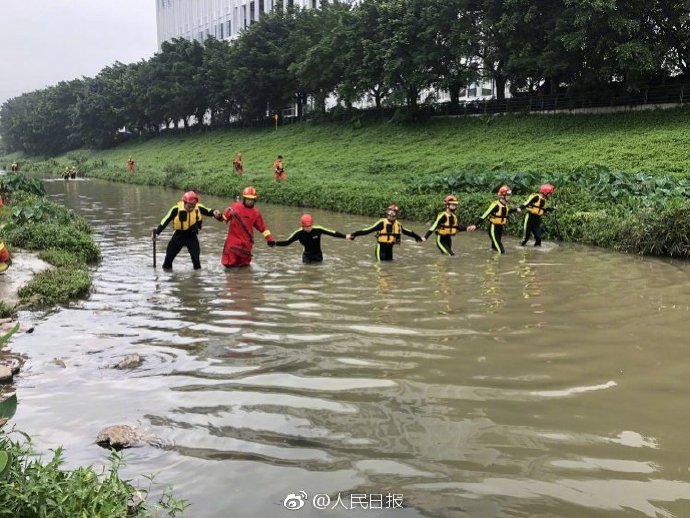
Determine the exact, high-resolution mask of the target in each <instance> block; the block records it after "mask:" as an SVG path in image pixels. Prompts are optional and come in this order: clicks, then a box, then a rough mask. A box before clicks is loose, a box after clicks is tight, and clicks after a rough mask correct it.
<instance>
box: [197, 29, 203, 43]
mask: <svg viewBox="0 0 690 518" xmlns="http://www.w3.org/2000/svg"><path fill="white" fill-rule="evenodd" d="M197 41H198V42H200V43H203V41H204V31H199V34H197Z"/></svg>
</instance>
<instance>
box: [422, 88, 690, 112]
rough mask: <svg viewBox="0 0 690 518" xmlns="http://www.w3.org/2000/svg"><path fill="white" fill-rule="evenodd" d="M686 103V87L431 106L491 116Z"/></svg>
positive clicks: (689, 95) (689, 94) (688, 92)
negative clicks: (495, 114) (496, 114)
mask: <svg viewBox="0 0 690 518" xmlns="http://www.w3.org/2000/svg"><path fill="white" fill-rule="evenodd" d="M688 102H690V84H680V85H669V86H655V87H650V88H645V89H643V90H639V91H637V92H628V91H625V90H622V89H611V90H609V91H600V92H587V93H583V94H580V95H563V94H556V95H543V96H542V95H536V96H519V97H511V98H508V99H502V100H498V99H487V100H477V101H466V102H461V103H460V105H459V106H457V107H455V106H451V105H450V104H449V103H444V104H437V105H433V106H432V107H431V109H432V112H433V114H434V115H482V114H494V113H531V112H554V111H571V110H587V109H601V108H621V107H627V108H633V107H637V106H656V105H661V104H684V103H688Z"/></svg>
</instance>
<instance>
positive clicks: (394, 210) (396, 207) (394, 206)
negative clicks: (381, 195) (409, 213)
mask: <svg viewBox="0 0 690 518" xmlns="http://www.w3.org/2000/svg"><path fill="white" fill-rule="evenodd" d="M391 210H392V211H393V212H400V207H398V206H397V205H395V204H393V205H389V206H388V208H387V209H386V212H388V211H391Z"/></svg>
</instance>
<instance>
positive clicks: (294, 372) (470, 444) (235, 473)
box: [10, 180, 690, 518]
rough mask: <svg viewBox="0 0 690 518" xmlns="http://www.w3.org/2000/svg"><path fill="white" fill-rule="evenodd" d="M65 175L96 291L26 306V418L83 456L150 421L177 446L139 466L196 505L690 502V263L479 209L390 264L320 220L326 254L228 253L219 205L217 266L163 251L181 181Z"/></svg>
mask: <svg viewBox="0 0 690 518" xmlns="http://www.w3.org/2000/svg"><path fill="white" fill-rule="evenodd" d="M46 186H47V189H48V191H49V196H50V198H51V199H52V200H54V201H57V202H60V203H64V204H66V205H67V206H69V207H71V208H72V209H74V210H75V211H77V212H78V213H80V214H82V215H83V216H84V217H85V218H86V219H87V220H88V221H89V222H90V223H91V224H92V225H93V227H94V232H95V236H96V239H97V241H98V242H99V244H100V246H101V248H102V251H103V261H102V263H101V264H100V265H99V266H98V267H97V268H96V269H95V271H94V281H95V282H94V290H93V293H92V294H91V296H90V297H89V298H88V299H86V300H83V301H80V302H78V303H75V304H73V305H71V306H70V307H69V308H62V309H59V310H57V311H55V312H53V313H51V314H49V315H47V316H40V317H39V316H37V315H29V314H22V318H25V319H26V318H29V319H31V318H33V319H35V320H36V322H35V323H36V327H35V331H34V332H33V333H32V334H25V335H22V336H19V337H17V338H16V339H14V340H13V342H12V343H11V345H10V348H11V349H12V351H14V352H15V353H20V354H22V355H24V356H25V357H26V358H27V363H26V365H25V367H24V370H23V371H22V373H21V375H20V376H19V377H18V378H16V380H15V387H16V390H17V392H18V396H19V400H20V406H19V409H18V412H17V415H16V418H15V419H14V421H15V423H16V425H17V427H18V428H20V429H22V430H24V431H26V432H28V433H30V434H31V435H32V436H33V438H34V441H35V445H36V447H37V448H38V449H40V450H41V451H48V450H49V449H51V448H56V447H58V446H60V445H62V446H64V447H65V452H66V458H67V463H68V466H72V467H73V466H77V465H82V464H89V463H93V464H96V465H101V464H103V463H104V462H105V461H106V459H107V456H108V454H107V452H106V451H105V450H103V449H101V448H99V447H98V446H96V445H94V444H93V441H94V439H95V437H96V435H97V433H98V432H99V431H100V430H101V429H103V428H105V427H106V426H108V425H111V424H118V423H133V424H137V425H139V426H141V427H143V428H145V429H146V430H148V431H149V432H151V433H153V434H155V435H156V436H158V437H159V438H160V439H161V441H162V446H161V447H160V448H155V447H146V448H137V449H132V450H128V451H127V453H126V463H127V464H126V466H125V468H124V469H123V474H124V475H125V476H126V477H128V478H135V479H136V480H139V481H140V482H141V483H142V484H145V480H143V479H142V478H141V477H140V476H139V475H141V474H150V473H156V474H157V475H156V479H155V480H156V482H157V483H158V484H160V485H161V486H166V485H172V486H173V487H174V489H175V495H176V496H178V497H181V498H185V499H187V500H188V501H189V502H190V503H191V507H190V508H189V509H188V510H187V513H186V516H192V517H226V516H229V517H263V516H266V517H273V516H289V515H292V516H302V517H322V516H343V517H345V516H347V517H360V516H366V517H374V516H391V517H419V516H431V517H436V516H438V517H446V516H448V517H456V516H457V517H466V516H467V517H475V516H476V517H568V518H582V517H617V516H621V517H622V516H630V517H638V516H639V517H671V516H675V517H686V516H690V442H689V440H688V431H687V424H688V422H689V419H688V417H689V416H688V411H689V409H690V398H689V397H688V396H689V394H688V391H689V388H688V387H689V386H690V385H689V381H690V341H689V340H688V336H689V335H690V333H689V331H690V318H689V317H690V309H689V308H690V290H688V279H689V278H690V267H689V266H688V263H686V262H675V261H668V260H661V259H651V258H640V257H637V256H629V255H622V254H617V253H612V252H608V251H604V250H598V249H593V248H587V247H580V246H574V245H567V244H566V245H562V246H558V245H557V244H553V243H545V246H544V247H543V248H542V249H541V250H535V249H534V248H531V247H528V248H524V249H523V248H520V247H518V246H517V244H518V242H517V240H516V239H514V238H510V237H508V238H506V239H505V243H506V249H507V252H508V253H507V254H506V255H505V256H496V255H494V254H492V253H490V252H489V251H488V243H489V241H488V237H487V236H486V234H485V233H484V232H479V231H478V232H476V233H474V234H465V233H463V234H462V235H461V236H460V237H459V238H456V239H455V242H454V248H455V250H456V252H457V256H456V257H452V258H448V257H443V256H441V255H440V253H439V252H438V250H437V249H436V247H435V245H434V243H433V242H432V241H430V242H427V243H425V244H424V245H418V244H416V243H414V242H413V241H411V240H405V241H404V242H403V244H402V246H401V247H399V248H397V249H396V250H395V254H396V255H395V261H394V262H393V263H391V264H381V265H377V264H376V263H375V262H374V260H373V251H374V238H373V237H372V236H363V237H359V238H357V239H356V240H355V241H353V242H349V241H345V240H341V239H333V238H329V237H327V236H324V238H323V239H322V245H323V249H324V255H325V262H324V264H322V265H316V266H315V265H303V264H302V262H301V251H302V250H301V246H300V245H299V243H295V244H294V245H293V246H291V247H286V248H278V249H269V248H268V247H266V245H265V243H264V242H263V240H262V239H261V236H260V235H259V234H257V235H256V237H257V245H256V247H255V256H254V262H253V264H252V266H251V267H250V268H246V269H243V270H235V271H229V272H226V271H225V270H224V268H223V267H222V266H221V264H220V251H221V247H222V244H223V240H224V236H225V231H226V230H225V228H224V225H222V224H220V223H218V222H216V221H213V220H212V219H209V220H207V221H205V223H204V228H203V231H202V233H201V234H200V240H201V246H202V269H201V270H199V271H193V270H192V266H191V261H190V260H189V257H188V256H187V254H186V252H185V251H183V252H182V253H181V254H180V255H179V256H178V258H177V260H176V261H175V265H174V271H173V272H164V271H162V270H161V268H160V265H161V264H162V261H163V252H164V249H165V245H166V244H167V241H168V239H169V237H170V235H171V229H167V230H166V231H165V232H164V234H163V235H162V239H161V241H159V243H158V253H159V255H158V268H156V269H154V268H153V267H152V243H151V240H150V239H149V236H150V232H151V229H152V228H153V227H154V226H155V225H156V224H157V223H158V221H159V220H160V219H161V218H162V217H163V215H164V214H165V213H166V212H167V210H168V209H169V208H170V206H171V205H172V204H173V203H174V202H175V201H176V200H177V199H178V198H179V196H180V195H181V193H180V192H177V191H173V190H169V189H164V188H156V187H142V186H132V185H120V184H111V183H106V182H99V181H95V180H93V181H91V180H87V181H70V182H63V181H62V180H59V181H48V182H46ZM285 188H289V184H286V186H285ZM440 194H441V195H442V194H445V193H440ZM439 198H441V196H440V197H439ZM229 201H230V200H228V199H221V198H219V197H213V196H203V195H202V203H204V204H205V205H207V206H209V207H212V208H223V207H225V206H226V205H227V203H228V202H229ZM391 202H395V200H391ZM258 206H259V208H260V209H261V210H262V211H263V213H264V216H265V219H266V221H267V223H268V226H269V228H270V229H271V230H272V231H273V232H274V234H277V236H278V237H279V238H280V237H282V238H285V237H286V236H288V235H289V234H290V233H291V232H292V231H293V230H295V229H296V228H297V226H298V221H299V216H300V214H301V211H300V209H298V208H292V207H278V206H270V205H265V204H263V203H261V201H260V202H259V204H258ZM312 213H313V214H314V217H315V219H316V223H317V224H322V225H324V226H327V227H329V228H333V229H336V230H340V231H343V232H348V231H353V230H357V229H359V228H363V227H365V226H368V225H370V224H371V223H373V221H374V220H373V219H371V218H364V217H361V216H350V215H344V214H338V213H330V212H326V211H313V212H312ZM406 224H407V225H408V226H409V227H411V228H413V229H415V230H416V231H417V232H418V233H422V232H423V231H424V230H425V226H424V224H423V223H419V222H406ZM132 353H139V354H140V355H141V356H142V357H143V363H142V364H141V366H139V367H137V368H132V369H128V370H115V369H112V368H109V367H111V366H112V365H114V364H115V363H117V362H118V361H120V360H122V359H123V358H124V357H125V356H127V355H129V354H132ZM55 359H59V361H55ZM289 495H292V497H289ZM285 506H288V507H295V508H296V510H287V509H286V507H285ZM298 507H301V508H299V509H297V508H298Z"/></svg>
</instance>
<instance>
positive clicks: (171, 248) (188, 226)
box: [153, 191, 221, 270]
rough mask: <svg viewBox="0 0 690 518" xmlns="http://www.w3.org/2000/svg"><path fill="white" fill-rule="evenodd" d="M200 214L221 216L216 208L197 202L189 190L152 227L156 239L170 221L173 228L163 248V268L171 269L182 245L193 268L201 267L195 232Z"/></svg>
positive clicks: (193, 193) (197, 239)
mask: <svg viewBox="0 0 690 518" xmlns="http://www.w3.org/2000/svg"><path fill="white" fill-rule="evenodd" d="M202 216H213V217H214V218H216V219H220V217H221V216H220V212H219V211H218V210H217V209H209V208H206V207H204V206H203V205H201V203H199V196H198V195H197V193H195V192H194V191H189V192H186V193H184V196H182V200H181V201H179V202H178V203H177V204H175V205H173V206H172V207H171V208H170V210H169V211H168V213H167V214H166V215H165V216H164V217H163V219H162V220H161V222H160V224H159V225H158V227H157V228H155V229H154V231H153V239H156V238H157V237H158V236H159V235H160V233H161V232H163V230H164V229H165V227H167V226H168V224H169V223H170V222H171V221H172V224H173V229H174V230H175V232H173V235H172V237H171V238H170V241H169V242H168V247H167V248H166V250H165V260H164V261H163V269H164V270H172V265H173V261H174V260H175V257H177V254H179V253H180V250H182V248H183V247H186V248H187V250H188V251H189V256H190V257H191V258H192V265H193V266H194V269H195V270H198V269H199V268H201V260H200V255H201V247H200V246H199V238H198V236H197V234H198V233H199V230H201V225H202V219H201V218H202Z"/></svg>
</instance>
